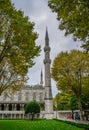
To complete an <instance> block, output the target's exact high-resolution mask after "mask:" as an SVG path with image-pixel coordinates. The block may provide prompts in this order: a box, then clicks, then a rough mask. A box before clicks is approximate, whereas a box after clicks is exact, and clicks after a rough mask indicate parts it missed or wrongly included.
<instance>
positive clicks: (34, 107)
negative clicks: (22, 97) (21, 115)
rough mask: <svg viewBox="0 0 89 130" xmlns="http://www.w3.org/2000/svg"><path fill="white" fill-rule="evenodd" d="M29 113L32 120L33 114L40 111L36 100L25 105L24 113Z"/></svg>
mask: <svg viewBox="0 0 89 130" xmlns="http://www.w3.org/2000/svg"><path fill="white" fill-rule="evenodd" d="M28 113H30V114H31V115H32V120H33V119H34V116H35V114H38V113H40V105H39V103H38V102H36V101H31V102H29V103H27V104H26V106H25V114H28Z"/></svg>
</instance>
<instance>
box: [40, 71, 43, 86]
mask: <svg viewBox="0 0 89 130" xmlns="http://www.w3.org/2000/svg"><path fill="white" fill-rule="evenodd" d="M40 84H41V85H43V73H42V69H41V74H40Z"/></svg>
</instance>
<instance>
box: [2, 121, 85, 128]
mask: <svg viewBox="0 0 89 130" xmlns="http://www.w3.org/2000/svg"><path fill="white" fill-rule="evenodd" d="M0 130H84V129H82V128H78V127H75V126H72V125H69V124H65V123H63V122H59V121H56V120H35V121H30V120H0Z"/></svg>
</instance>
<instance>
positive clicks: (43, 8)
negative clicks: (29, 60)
mask: <svg viewBox="0 0 89 130" xmlns="http://www.w3.org/2000/svg"><path fill="white" fill-rule="evenodd" d="M12 2H13V3H14V6H15V7H16V9H20V10H22V11H23V12H24V14H25V15H26V16H28V17H29V19H30V21H33V22H34V23H35V30H34V31H36V32H37V33H38V34H39V37H38V39H37V41H36V43H37V45H41V48H42V51H41V53H40V56H39V57H37V58H36V59H35V62H36V64H35V66H33V68H31V69H30V70H29V72H28V76H29V78H30V79H29V81H28V84H29V85H35V84H39V83H40V72H41V69H42V70H43V75H44V64H43V59H44V51H43V48H44V45H45V31H46V27H48V34H49V44H50V47H51V59H52V62H53V59H54V58H55V57H56V56H57V54H58V53H60V52H61V51H69V50H71V49H76V48H77V49H78V48H79V47H80V43H78V42H74V41H73V40H72V36H67V37H65V36H64V31H60V30H59V29H58V21H57V20H56V14H55V13H52V12H51V10H50V9H49V7H48V5H47V3H48V0H12ZM60 62H61V61H60ZM57 92H58V91H57V89H56V84H55V82H54V81H53V80H52V93H53V96H55V94H56V93H57Z"/></svg>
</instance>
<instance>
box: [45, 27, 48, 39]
mask: <svg viewBox="0 0 89 130" xmlns="http://www.w3.org/2000/svg"><path fill="white" fill-rule="evenodd" d="M45 39H46V40H49V37H48V29H47V27H46V34H45Z"/></svg>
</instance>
